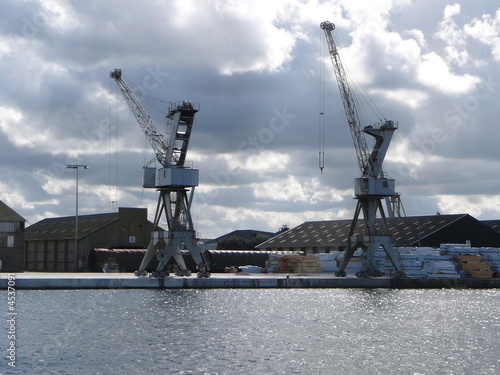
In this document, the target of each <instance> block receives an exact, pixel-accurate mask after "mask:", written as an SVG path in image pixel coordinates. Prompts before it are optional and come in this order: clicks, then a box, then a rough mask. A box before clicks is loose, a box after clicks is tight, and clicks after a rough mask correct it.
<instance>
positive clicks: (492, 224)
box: [481, 220, 500, 232]
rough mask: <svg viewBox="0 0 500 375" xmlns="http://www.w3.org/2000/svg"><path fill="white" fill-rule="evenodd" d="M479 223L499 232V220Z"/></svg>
mask: <svg viewBox="0 0 500 375" xmlns="http://www.w3.org/2000/svg"><path fill="white" fill-rule="evenodd" d="M481 223H483V224H486V225H488V226H489V227H490V228H493V229H494V230H496V231H497V232H500V220H483V221H481Z"/></svg>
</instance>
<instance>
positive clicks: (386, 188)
mask: <svg viewBox="0 0 500 375" xmlns="http://www.w3.org/2000/svg"><path fill="white" fill-rule="evenodd" d="M320 27H321V29H322V30H323V31H324V32H325V36H326V41H327V44H328V50H329V53H330V58H331V60H332V64H333V69H334V71H335V77H336V79H337V84H338V86H339V90H340V96H341V98H342V104H343V106H344V110H345V114H346V117H347V123H348V125H349V130H350V132H351V137H352V140H353V142H354V149H355V151H356V156H357V159H358V165H359V168H360V170H361V177H359V178H356V179H355V180H354V195H355V199H356V200H357V204H356V209H355V212H354V218H353V220H352V223H351V227H350V229H349V235H348V238H347V245H348V246H347V250H346V251H345V253H344V256H343V258H342V262H341V264H340V267H339V270H338V271H337V272H336V275H337V276H341V277H344V276H345V275H346V273H345V268H346V266H347V264H348V263H349V261H350V260H351V258H352V256H353V255H354V252H355V251H356V250H357V249H361V250H362V263H361V269H360V271H359V272H358V273H357V274H356V276H358V277H360V278H361V277H377V276H383V272H381V271H380V270H379V268H378V265H377V263H376V261H375V253H376V251H377V250H378V249H379V248H380V247H382V248H383V249H384V251H385V253H386V254H387V257H388V259H389V260H390V262H391V263H392V265H393V267H394V269H395V270H396V277H404V269H403V263H402V261H401V257H400V255H399V252H398V251H397V249H396V248H394V246H393V242H392V236H391V234H390V231H389V227H388V225H387V220H386V215H385V212H384V207H383V205H382V199H386V200H390V201H392V202H396V201H397V199H398V194H397V193H396V191H395V180H394V179H391V178H388V177H387V173H385V172H384V170H383V168H382V163H383V161H384V158H385V155H386V153H387V149H388V148H389V144H390V142H391V139H392V136H393V134H394V131H395V130H396V129H397V128H398V124H397V123H396V122H394V121H391V120H385V121H384V122H381V123H375V124H370V125H365V126H362V125H361V121H360V116H359V114H358V109H357V106H356V101H355V100H354V97H353V94H352V92H351V88H350V87H349V82H348V80H347V77H346V74H345V71H344V67H343V66H342V62H341V60H340V57H339V53H338V51H337V46H336V44H335V41H334V38H333V36H332V31H333V30H334V29H335V25H334V24H333V23H331V22H328V21H325V22H322V23H321V24H320ZM364 134H368V135H369V136H371V137H373V138H374V139H375V144H374V146H373V149H372V150H371V152H370V151H369V149H368V145H367V143H366V138H365V136H364ZM361 211H362V212H363V217H364V220H365V234H364V235H354V232H355V229H356V226H357V223H358V219H359V215H360V213H361ZM377 212H379V213H380V216H381V218H382V224H383V225H382V226H383V228H377V227H376V218H377Z"/></svg>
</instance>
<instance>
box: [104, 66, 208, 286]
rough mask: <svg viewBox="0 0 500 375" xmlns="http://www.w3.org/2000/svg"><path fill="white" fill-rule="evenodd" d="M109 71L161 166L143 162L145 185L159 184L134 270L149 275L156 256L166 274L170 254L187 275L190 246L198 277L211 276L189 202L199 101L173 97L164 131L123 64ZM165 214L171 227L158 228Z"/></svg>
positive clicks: (180, 271)
mask: <svg viewBox="0 0 500 375" xmlns="http://www.w3.org/2000/svg"><path fill="white" fill-rule="evenodd" d="M109 76H110V78H112V79H114V80H115V81H116V83H117V85H118V87H119V88H120V90H121V92H122V94H123V96H124V98H125V100H126V101H127V104H128V106H129V107H130V109H131V111H132V113H133V114H134V116H135V119H136V120H137V122H138V123H139V125H140V126H141V128H142V130H143V132H144V134H145V136H146V138H147V140H148V141H149V143H150V144H151V146H152V147H153V150H154V152H155V154H156V158H155V159H153V161H155V160H156V161H158V163H159V164H160V165H161V168H159V169H156V168H154V167H149V166H148V165H150V164H151V162H150V163H149V164H148V165H146V166H145V167H144V175H143V187H145V188H153V189H156V190H157V191H158V193H159V197H158V203H157V206H156V212H155V219H154V225H153V231H152V233H151V240H150V242H149V245H148V248H147V251H146V254H145V255H144V258H143V260H142V263H141V265H140V267H139V269H138V270H137V271H136V272H135V275H136V276H146V275H148V272H147V271H146V267H148V265H149V263H150V262H151V260H152V259H153V258H154V257H155V256H156V258H157V259H158V266H157V268H156V271H154V272H153V276H157V277H165V276H168V272H167V271H164V269H165V266H166V265H167V263H168V261H169V260H170V258H171V257H173V258H174V259H175V261H176V262H177V266H178V269H177V271H176V274H177V275H179V276H189V275H190V274H191V271H190V270H188V269H187V267H186V264H185V262H184V258H183V252H184V251H185V250H188V251H189V253H190V254H191V256H192V257H193V259H194V261H195V263H196V265H197V268H198V277H210V262H209V260H208V258H207V257H205V256H204V253H202V252H201V251H200V250H199V249H198V247H197V240H196V232H195V229H194V225H193V219H192V217H191V204H192V203H193V195H194V190H195V187H196V186H198V179H199V178H198V176H199V171H198V169H194V168H191V167H189V166H187V165H186V163H185V161H186V153H187V150H188V146H189V138H190V136H191V130H192V127H193V122H194V116H195V114H196V113H197V112H198V110H199V106H198V105H196V104H194V103H191V102H190V101H182V102H178V103H170V107H169V110H168V114H167V119H168V130H167V134H166V137H164V135H163V134H162V133H161V132H160V131H159V130H158V128H157V127H156V125H155V123H154V121H153V119H152V118H151V117H150V116H149V115H148V113H147V112H146V110H145V109H144V107H143V106H142V104H141V103H140V102H139V100H138V99H137V98H136V96H135V94H134V93H133V91H132V89H131V88H130V86H129V85H128V84H127V82H126V81H125V80H124V79H123V77H122V70H121V69H115V70H113V71H111V73H110V75H109ZM163 214H165V216H166V220H167V226H168V230H167V231H160V230H158V228H159V223H160V219H161V217H162V216H163Z"/></svg>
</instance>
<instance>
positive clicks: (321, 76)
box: [318, 31, 326, 174]
mask: <svg viewBox="0 0 500 375" xmlns="http://www.w3.org/2000/svg"><path fill="white" fill-rule="evenodd" d="M320 34H321V31H320ZM319 40H320V42H319V46H320V47H319V48H320V53H319V56H320V59H319V118H318V127H319V142H318V148H319V170H320V172H321V174H323V169H324V168H325V68H324V65H325V64H324V63H323V61H324V60H325V44H326V43H325V42H324V41H323V39H322V38H321V35H320V38H319Z"/></svg>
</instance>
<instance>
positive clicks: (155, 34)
mask: <svg viewBox="0 0 500 375" xmlns="http://www.w3.org/2000/svg"><path fill="white" fill-rule="evenodd" d="M457 4H459V6H455V5H453V4H448V2H445V1H438V2H431V1H424V2H410V1H400V2H394V3H393V4H389V3H388V4H385V5H383V4H377V3H375V2H366V3H363V4H361V3H360V2H355V3H354V2H347V1H346V2H339V3H338V4H337V3H336V4H331V3H330V2H315V1H305V0H304V1H295V0H284V1H283V2H272V3H270V2H259V1H257V2H255V3H251V4H250V5H249V4H247V2H241V4H236V3H233V2H224V1H221V2H193V1H177V2H176V1H169V2H157V1H146V2H140V3H138V2H136V1H123V2H120V6H116V3H115V2H111V1H102V2H91V3H89V2H57V1H54V2H41V1H30V2H17V1H6V2H5V4H3V5H2V10H3V12H2V15H1V16H0V17H1V22H0V31H1V35H0V72H1V74H0V84H1V85H2V87H3V90H2V92H0V113H1V115H0V130H1V131H2V132H3V137H2V140H1V143H0V146H1V149H2V160H3V161H4V166H3V167H2V176H5V178H4V179H3V181H4V183H3V185H1V186H2V191H0V198H1V199H4V200H5V201H6V203H7V204H9V200H10V201H11V202H14V203H13V204H12V206H13V207H14V208H15V209H18V210H19V211H20V213H21V214H22V215H24V216H26V217H27V218H29V219H30V221H31V222H33V221H36V220H38V219H41V218H43V217H44V216H57V215H71V214H72V213H73V208H74V193H75V192H74V182H75V175H74V173H71V172H73V171H70V170H67V169H66V168H65V166H66V164H71V163H83V164H89V165H90V166H91V169H89V170H87V171H85V172H82V174H81V182H82V185H81V186H82V187H81V194H82V197H81V199H82V202H83V203H82V206H81V210H82V212H84V213H91V212H106V211H107V210H108V209H109V208H110V207H111V204H110V201H115V200H118V204H119V205H120V206H139V205H144V206H147V207H148V208H149V210H150V211H152V210H153V209H154V206H155V200H156V195H155V192H151V191H142V190H141V188H140V179H141V169H142V166H143V165H144V164H145V163H146V162H147V161H149V160H150V159H151V158H152V157H153V156H154V155H153V153H152V151H151V149H150V146H149V145H148V144H147V143H146V142H145V137H144V135H143V134H142V131H141V130H140V128H139V126H138V125H137V123H136V122H135V119H134V118H133V116H132V115H131V113H130V111H129V109H128V108H127V106H126V103H125V101H124V99H123V98H122V97H121V94H120V93H119V92H117V91H116V85H115V83H114V82H113V81H110V79H109V72H110V71H111V70H112V69H114V68H122V69H123V72H124V74H125V75H126V77H127V78H128V79H129V82H131V83H133V84H134V85H135V86H136V88H135V89H136V90H137V94H138V96H139V99H140V100H141V102H142V103H144V105H145V106H146V108H147V110H148V112H149V113H150V114H151V116H152V117H153V118H154V121H155V122H156V124H157V126H158V128H159V129H162V131H163V130H164V129H165V118H164V117H165V112H164V111H163V112H162V111H156V110H155V109H153V108H152V107H150V106H147V104H148V102H149V100H150V99H149V98H146V97H145V96H143V95H142V94H144V95H148V96H151V97H154V98H158V99H159V100H162V101H163V102H162V103H163V105H165V104H167V103H168V102H170V101H177V100H184V99H187V100H191V101H194V102H197V103H200V112H199V113H198V114H197V117H196V120H195V127H194V131H193V135H192V138H191V143H190V152H189V154H188V159H190V160H192V161H193V163H194V165H195V166H196V167H197V168H200V186H199V187H198V189H197V198H196V199H197V208H196V210H197V211H196V212H197V213H196V220H197V221H199V223H200V226H201V229H202V231H203V232H204V233H207V234H208V233H210V234H211V235H219V234H222V233H223V232H224V231H225V230H226V229H239V228H241V227H249V228H250V227H254V228H255V229H264V230H267V229H273V230H276V229H277V227H279V225H280V224H283V223H287V224H289V225H294V224H299V223H300V222H302V221H303V220H310V219H311V220H312V219H324V218H335V217H349V216H350V215H351V214H352V210H353V208H354V202H353V200H352V185H353V178H354V177H357V175H358V174H359V171H358V169H357V161H356V159H355V153H354V150H353V148H352V140H351V136H350V134H349V130H348V127H347V125H346V120H345V115H344V111H343V108H342V105H341V100H340V96H339V94H338V89H337V85H336V82H335V80H334V75H333V70H332V67H331V64H330V61H329V59H328V58H326V59H325V61H324V68H325V71H324V73H325V74H324V80H325V81H324V83H325V108H324V109H323V110H324V112H325V115H324V117H325V138H324V142H325V163H326V167H325V170H324V171H323V174H320V173H319V168H318V152H319V144H320V143H321V142H320V139H319V129H320V126H321V125H320V124H321V123H320V119H319V111H320V108H319V97H320V82H319V78H320V77H319V67H320V62H319V58H320V56H319V45H320V43H319V41H320V39H322V38H324V36H323V35H322V34H321V30H320V29H319V23H320V22H321V21H324V20H325V19H329V20H330V21H332V22H335V23H336V24H337V33H338V38H339V40H340V44H341V47H342V51H341V52H342V58H343V62H344V65H345V66H346V67H347V68H348V70H349V71H350V72H351V73H353V74H354V76H355V77H356V79H357V80H358V81H361V83H362V85H363V87H364V88H365V89H366V91H367V92H368V93H370V94H371V99H372V100H373V102H374V103H376V105H377V107H379V109H380V110H381V111H382V113H383V116H385V117H387V118H389V119H392V120H396V121H399V124H400V128H399V129H398V131H397V134H396V135H395V137H394V141H393V144H392V145H391V149H390V150H389V153H388V160H387V166H386V170H387V171H388V172H389V174H390V175H391V176H393V177H395V178H396V179H397V180H398V182H397V186H398V188H400V189H401V192H402V193H403V200H404V203H405V207H406V208H407V210H408V211H409V210H411V213H412V214H425V213H434V211H437V210H439V209H441V208H444V207H446V209H449V207H452V204H451V203H450V200H446V201H445V199H444V198H443V197H445V196H449V197H452V198H450V199H456V202H457V204H456V210H458V211H462V209H461V208H460V204H461V203H464V205H463V207H464V209H467V207H469V206H468V205H467V196H470V195H471V194H476V195H477V194H481V195H482V196H492V197H497V196H498V178H497V177H495V174H494V173H492V171H494V170H495V169H497V170H498V156H499V154H498V147H497V145H496V143H497V141H496V138H495V137H494V136H492V135H493V134H496V130H497V127H498V109H497V108H496V106H495V105H494V103H496V102H498V99H499V97H500V94H499V87H500V83H499V84H497V82H500V76H498V77H497V76H495V74H496V67H497V64H498V61H497V60H495V58H496V57H495V56H496V55H495V53H496V48H500V46H499V45H498V44H500V43H499V42H498V40H499V35H498V30H497V32H496V35H491V38H490V39H485V37H484V35H485V33H481V31H482V30H486V28H488V27H490V26H492V25H494V24H495V14H496V11H497V8H498V6H497V4H496V3H495V2H482V3H481V5H476V4H475V5H474V6H472V5H471V4H468V3H465V2H463V4H462V2H457ZM341 14H343V16H340V15H341ZM483 15H486V16H483ZM450 30H451V31H452V32H450ZM488 30H490V29H488ZM488 85H489V86H488ZM139 94H141V95H139ZM378 119H379V118H378V117H377V116H376V117H375V119H374V120H373V121H378ZM370 141H371V140H369V142H370ZM451 166H453V167H451ZM457 166H460V167H459V168H457ZM469 171H472V172H470V173H469ZM480 181H488V184H487V185H486V187H483V186H481V183H480ZM117 194H118V195H117ZM456 197H458V198H456ZM475 202H476V203H477V202H479V203H478V204H479V206H480V207H483V208H482V209H483V210H484V212H485V214H487V215H491V214H492V212H496V213H497V214H498V212H500V208H493V209H492V208H491V207H486V206H481V205H483V204H484V203H483V200H481V199H479V198H478V199H476V201H475ZM440 205H441V206H440ZM440 207H441V208H440ZM478 212H479V211H478ZM475 214H477V212H475ZM479 214H481V212H479ZM150 215H152V212H150ZM219 219H220V220H219Z"/></svg>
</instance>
